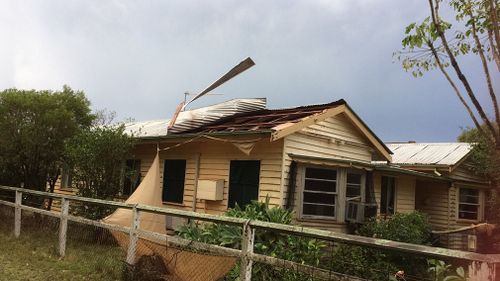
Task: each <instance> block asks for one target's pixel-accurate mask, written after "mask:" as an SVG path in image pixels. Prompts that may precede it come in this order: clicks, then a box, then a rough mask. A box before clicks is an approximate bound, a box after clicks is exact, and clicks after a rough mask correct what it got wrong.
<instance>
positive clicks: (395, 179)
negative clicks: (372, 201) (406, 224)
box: [378, 175, 398, 216]
mask: <svg viewBox="0 0 500 281" xmlns="http://www.w3.org/2000/svg"><path fill="white" fill-rule="evenodd" d="M384 177H386V178H392V179H393V180H394V194H393V200H394V204H393V205H394V210H393V213H392V214H391V213H388V212H387V209H388V208H387V206H385V209H386V212H384V213H382V195H383V192H382V188H383V187H382V178H384ZM397 186H398V178H397V177H395V176H391V175H381V176H380V204H379V211H378V213H379V215H380V216H392V215H394V214H395V213H396V212H397V210H398V208H397V202H398V200H397V198H398V189H397ZM386 196H387V194H386ZM386 201H387V200H386Z"/></svg>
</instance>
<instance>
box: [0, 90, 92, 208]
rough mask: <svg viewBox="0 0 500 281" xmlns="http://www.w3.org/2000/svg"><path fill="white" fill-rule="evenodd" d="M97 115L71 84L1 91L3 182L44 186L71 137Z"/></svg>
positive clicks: (0, 173)
mask: <svg viewBox="0 0 500 281" xmlns="http://www.w3.org/2000/svg"><path fill="white" fill-rule="evenodd" d="M93 119H94V115H93V114H92V113H91V110H90V102H89V101H88V100H87V98H86V97H85V95H84V93H83V92H80V91H74V90H72V89H71V88H70V87H68V86H64V87H63V89H62V91H48V90H43V91H36V90H18V89H7V90H4V91H1V92H0V132H2V133H1V134H0V183H2V184H9V185H17V186H21V185H22V184H21V183H24V187H25V188H29V189H34V190H41V191H45V190H46V187H47V176H48V175H49V174H54V170H57V169H58V168H57V167H58V163H62V161H63V158H64V151H65V144H66V142H67V141H68V139H69V138H71V137H73V136H74V135H75V134H76V133H77V132H78V131H80V130H82V129H84V128H87V127H88V126H90V124H91V122H92V120H93ZM34 203H35V204H39V203H41V202H34Z"/></svg>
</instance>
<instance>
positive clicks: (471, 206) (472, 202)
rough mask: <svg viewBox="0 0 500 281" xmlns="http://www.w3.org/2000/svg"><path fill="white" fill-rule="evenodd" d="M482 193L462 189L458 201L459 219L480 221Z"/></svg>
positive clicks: (476, 190)
mask: <svg viewBox="0 0 500 281" xmlns="http://www.w3.org/2000/svg"><path fill="white" fill-rule="evenodd" d="M479 214H480V193H479V190H478V189H475V188H463V187H462V188H460V193H459V199H458V218H459V219H466V220H479V218H480V216H479Z"/></svg>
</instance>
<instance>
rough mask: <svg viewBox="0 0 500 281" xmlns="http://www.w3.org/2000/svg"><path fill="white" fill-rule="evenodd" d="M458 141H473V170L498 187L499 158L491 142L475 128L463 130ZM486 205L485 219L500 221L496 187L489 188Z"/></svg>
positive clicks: (499, 200)
mask: <svg viewBox="0 0 500 281" xmlns="http://www.w3.org/2000/svg"><path fill="white" fill-rule="evenodd" d="M458 141H462V142H469V143H473V145H474V146H473V149H472V153H471V156H470V160H471V161H472V163H473V165H472V167H473V172H474V173H476V174H477V175H480V176H483V177H485V178H487V179H489V180H490V181H491V183H492V186H496V187H498V186H499V183H500V158H498V157H495V147H493V145H492V143H491V142H490V141H488V140H487V139H485V138H484V137H483V135H482V134H480V133H479V130H478V129H476V128H469V129H466V130H464V131H463V132H462V133H461V134H460V136H459V137H458ZM487 207H488V211H487V212H485V215H486V219H487V220H488V221H491V222H497V223H498V222H500V213H499V212H498V209H499V208H500V192H499V190H498V188H497V189H493V190H491V192H490V194H489V196H488V204H487Z"/></svg>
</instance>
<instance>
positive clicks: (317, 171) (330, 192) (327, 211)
mask: <svg viewBox="0 0 500 281" xmlns="http://www.w3.org/2000/svg"><path fill="white" fill-rule="evenodd" d="M336 205H337V170H332V169H322V168H306V169H305V178H304V190H303V192H302V215H303V216H304V217H307V216H314V217H325V218H332V219H333V218H335V215H336V208H335V206H336Z"/></svg>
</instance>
